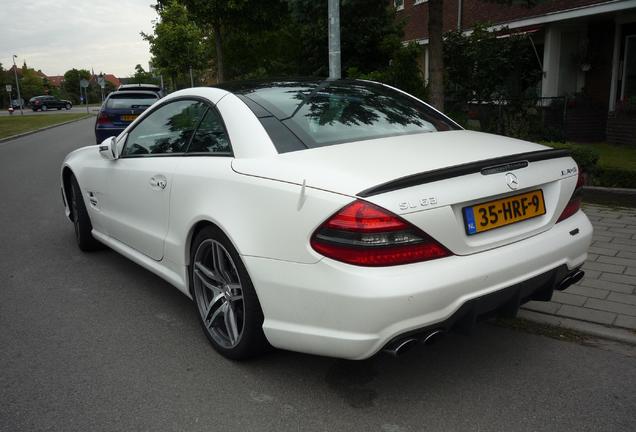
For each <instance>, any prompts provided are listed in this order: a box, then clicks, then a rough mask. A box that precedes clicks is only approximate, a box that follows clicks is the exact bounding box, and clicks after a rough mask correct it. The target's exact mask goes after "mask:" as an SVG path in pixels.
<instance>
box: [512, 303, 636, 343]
mask: <svg viewBox="0 0 636 432" xmlns="http://www.w3.org/2000/svg"><path fill="white" fill-rule="evenodd" d="M517 317H519V318H523V319H527V320H528V321H533V322H536V323H539V324H548V325H551V326H555V327H561V328H565V329H569V330H574V331H577V332H580V333H585V334H588V335H590V336H594V337H597V338H601V339H609V340H612V341H616V342H621V343H626V344H629V345H635V346H636V332H633V331H630V330H626V329H622V328H617V327H606V326H603V325H600V324H594V323H590V322H587V321H579V320H575V319H571V318H562V317H559V316H555V315H546V314H543V313H541V312H534V311H530V310H526V309H520V310H519V313H518V314H517Z"/></svg>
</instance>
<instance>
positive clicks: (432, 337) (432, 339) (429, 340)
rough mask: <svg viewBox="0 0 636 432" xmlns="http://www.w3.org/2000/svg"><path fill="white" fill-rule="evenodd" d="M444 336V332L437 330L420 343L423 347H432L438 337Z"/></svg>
mask: <svg viewBox="0 0 636 432" xmlns="http://www.w3.org/2000/svg"><path fill="white" fill-rule="evenodd" d="M443 334H444V330H441V329H438V330H433V331H432V332H430V333H429V334H428V335H426V337H425V338H424V339H422V343H423V344H424V345H433V344H434V343H435V342H437V341H438V340H439V339H440V337H441V336H442V335H443Z"/></svg>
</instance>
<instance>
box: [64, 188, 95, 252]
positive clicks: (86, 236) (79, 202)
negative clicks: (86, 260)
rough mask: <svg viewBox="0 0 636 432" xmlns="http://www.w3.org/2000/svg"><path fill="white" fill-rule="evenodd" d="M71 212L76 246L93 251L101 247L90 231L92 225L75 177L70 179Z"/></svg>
mask: <svg viewBox="0 0 636 432" xmlns="http://www.w3.org/2000/svg"><path fill="white" fill-rule="evenodd" d="M71 212H72V214H73V226H74V228H75V240H77V246H78V247H79V248H80V250H82V251H84V252H88V251H93V250H97V249H100V248H101V247H102V245H101V243H100V242H98V241H97V240H95V238H94V237H93V234H91V231H92V230H93V225H92V224H91V219H90V217H89V216H88V211H87V210H86V205H85V204H84V198H83V196H82V191H81V189H80V187H79V184H78V183H77V180H76V179H75V177H72V179H71Z"/></svg>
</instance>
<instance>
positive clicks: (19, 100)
mask: <svg viewBox="0 0 636 432" xmlns="http://www.w3.org/2000/svg"><path fill="white" fill-rule="evenodd" d="M17 58H18V56H17V55H15V54H13V73H14V74H15V87H16V90H17V91H18V105H20V115H24V111H22V96H20V83H19V82H18V67H17V66H16V65H15V59H17Z"/></svg>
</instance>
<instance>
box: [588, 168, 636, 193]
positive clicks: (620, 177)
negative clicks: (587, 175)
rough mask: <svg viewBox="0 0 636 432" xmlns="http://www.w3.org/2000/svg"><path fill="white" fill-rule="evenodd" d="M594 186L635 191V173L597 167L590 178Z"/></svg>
mask: <svg viewBox="0 0 636 432" xmlns="http://www.w3.org/2000/svg"><path fill="white" fill-rule="evenodd" d="M592 184H593V185H594V186H605V187H618V188H631V189H636V172H634V171H629V170H626V169H621V168H605V167H598V168H597V170H596V173H595V174H594V176H593V177H592Z"/></svg>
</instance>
